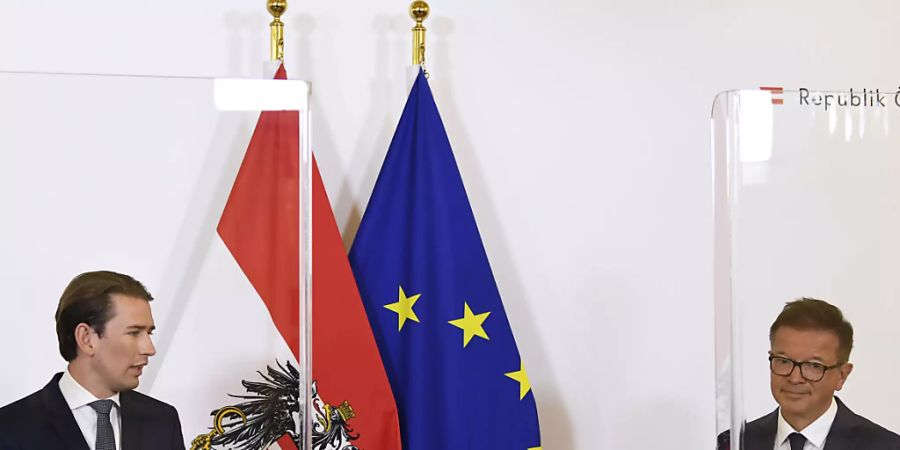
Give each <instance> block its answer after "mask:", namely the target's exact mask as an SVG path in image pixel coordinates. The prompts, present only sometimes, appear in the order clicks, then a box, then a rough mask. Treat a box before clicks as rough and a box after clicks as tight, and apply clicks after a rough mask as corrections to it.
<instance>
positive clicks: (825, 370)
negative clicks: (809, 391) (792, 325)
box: [769, 354, 846, 383]
mask: <svg viewBox="0 0 900 450" xmlns="http://www.w3.org/2000/svg"><path fill="white" fill-rule="evenodd" d="M775 358H778V359H783V360H785V361H790V363H791V364H793V366H791V371H790V372H788V373H787V374H785V375H782V374H780V373H778V372H775V367H773V365H772V360H773V359H775ZM804 364H817V365H820V366H822V367H823V369H822V376H821V377H819V378H818V379H812V378H810V377H808V376H806V374H805V373H803V365H804ZM844 364H846V363H842V362H839V363H837V364H832V365H830V366H826V365H825V364H822V363H818V362H815V361H796V360H793V359H791V358H786V357H784V356H779V355H771V354H770V355H769V370H771V371H772V373H774V374H775V375H778V376H779V377H789V376H791V374H792V373H794V369H796V368H798V367H799V368H800V376H801V377H803V379H804V380H806V381H811V382H813V383H817V382H819V381H822V379H823V378H825V375H826V374H827V373H828V371H829V370H831V369H836V368H838V367H841V366H843V365H844Z"/></svg>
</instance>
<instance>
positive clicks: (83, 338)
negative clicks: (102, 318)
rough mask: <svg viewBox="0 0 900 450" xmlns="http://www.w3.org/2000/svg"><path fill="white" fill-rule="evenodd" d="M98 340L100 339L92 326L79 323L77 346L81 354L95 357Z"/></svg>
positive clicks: (76, 336)
mask: <svg viewBox="0 0 900 450" xmlns="http://www.w3.org/2000/svg"><path fill="white" fill-rule="evenodd" d="M97 338H99V336H98V335H97V333H96V332H95V331H94V329H93V328H91V326H90V325H88V324H86V323H79V324H78V326H76V327H75V345H77V346H78V351H79V353H84V354H85V355H88V356H94V354H95V353H97V350H96V349H95V347H96V345H97V341H96V339H97Z"/></svg>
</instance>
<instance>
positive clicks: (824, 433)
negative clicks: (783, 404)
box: [775, 397, 837, 448]
mask: <svg viewBox="0 0 900 450" xmlns="http://www.w3.org/2000/svg"><path fill="white" fill-rule="evenodd" d="M835 416H837V402H835V401H834V397H832V398H831V405H830V406H829V407H828V409H826V410H825V413H824V414H822V415H821V416H819V418H818V419H816V420H815V421H814V422H813V423H811V424H809V425H808V426H807V427H806V428H804V429H802V430H800V431H797V430H795V429H794V428H793V427H792V426H791V425H790V424H789V423H787V420H784V416H782V415H781V408H778V433H777V434H776V435H775V442H777V443H778V445H781V444H783V443H784V441H786V440H787V438H788V436H790V435H791V433H797V432H799V433H800V434H802V435H803V437H805V438H806V440H807V441H809V442H810V443H811V444H813V445H815V446H816V448H822V445H823V444H825V438H826V437H828V432H829V431H830V430H831V424H832V423H834V417H835Z"/></svg>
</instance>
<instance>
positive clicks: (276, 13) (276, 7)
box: [266, 0, 287, 61]
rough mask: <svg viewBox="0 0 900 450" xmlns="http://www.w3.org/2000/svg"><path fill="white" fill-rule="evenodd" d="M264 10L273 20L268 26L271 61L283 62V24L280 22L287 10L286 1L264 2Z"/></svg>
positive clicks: (268, 0) (273, 0) (269, 0)
mask: <svg viewBox="0 0 900 450" xmlns="http://www.w3.org/2000/svg"><path fill="white" fill-rule="evenodd" d="M266 8H267V9H268V10H269V13H270V14H272V17H274V18H275V19H274V20H272V23H270V24H269V29H270V30H271V38H270V40H269V42H270V49H271V50H270V52H269V54H270V57H271V59H272V61H284V22H282V21H281V15H282V14H284V12H285V10H287V0H266Z"/></svg>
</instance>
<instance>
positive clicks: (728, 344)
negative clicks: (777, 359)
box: [712, 89, 900, 450]
mask: <svg viewBox="0 0 900 450" xmlns="http://www.w3.org/2000/svg"><path fill="white" fill-rule="evenodd" d="M773 100H774V101H773ZM779 100H781V101H779ZM896 100H898V101H900V98H897V99H896ZM712 131H713V132H712V139H713V142H712V145H713V152H714V180H715V230H716V233H715V234H716V242H715V252H716V254H715V264H716V265H715V298H716V344H717V346H716V347H717V348H716V355H717V370H718V374H717V375H718V378H717V380H718V395H717V398H718V431H719V432H722V431H724V430H728V429H731V430H736V429H744V426H745V423H748V422H751V421H753V420H754V419H757V418H760V417H762V416H765V415H766V414H769V413H771V412H772V411H774V410H775V408H776V407H777V406H778V405H777V403H776V401H775V400H774V398H773V394H772V390H771V388H770V369H769V362H768V360H767V358H768V352H769V350H770V342H769V327H770V326H771V325H772V322H773V321H774V320H775V318H776V317H777V316H778V314H779V313H780V312H781V310H782V308H783V307H784V305H785V303H786V302H789V301H792V300H795V299H798V298H801V297H812V298H817V299H822V300H826V301H828V302H830V303H832V304H834V305H835V306H838V307H839V308H840V309H841V310H842V311H843V313H844V315H845V317H846V318H847V319H848V320H849V321H850V323H851V324H852V325H853V327H854V331H855V343H854V349H853V351H852V354H851V355H850V362H852V363H853V364H854V368H853V370H852V373H851V374H850V376H849V377H848V378H847V381H846V383H845V384H844V386H843V389H841V390H840V391H839V392H836V395H837V396H838V398H840V399H841V400H842V401H843V402H844V403H845V404H846V406H848V407H849V409H851V410H853V411H854V412H855V413H857V414H859V415H862V416H864V417H866V418H868V419H870V420H872V421H873V422H875V423H878V424H879V425H881V426H883V427H886V428H888V429H890V430H892V431H894V432H896V431H900V413H898V412H897V409H896V407H895V405H897V404H898V403H900V388H898V387H894V386H895V385H896V383H893V382H892V381H893V380H894V379H895V378H896V377H897V374H900V355H898V353H897V352H896V350H895V349H896V345H897V343H898V342H900V326H898V325H897V321H898V318H900V133H898V132H900V106H898V103H897V102H895V90H884V89H882V90H879V91H877V92H873V91H870V90H868V89H867V90H866V92H865V94H864V93H863V92H862V91H856V90H854V91H853V92H852V93H851V92H849V91H848V92H814V91H810V90H805V89H804V90H798V91H783V92H779V91H777V90H776V91H775V92H772V91H765V90H759V91H750V90H748V91H730V92H725V93H722V94H719V95H718V96H717V98H716V99H715V102H714V105H713V114H712ZM773 436H774V434H773ZM829 439H830V438H829ZM731 441H732V442H731V449H733V450H737V449H743V448H747V449H749V450H755V449H756V448H762V447H766V450H769V449H771V448H773V442H772V441H768V442H767V443H764V444H763V445H761V446H754V445H755V444H754V442H756V441H745V442H744V444H746V447H745V446H743V445H740V444H739V443H738V442H735V441H736V440H735V439H732V440H731ZM756 443H757V444H758V442H756Z"/></svg>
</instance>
